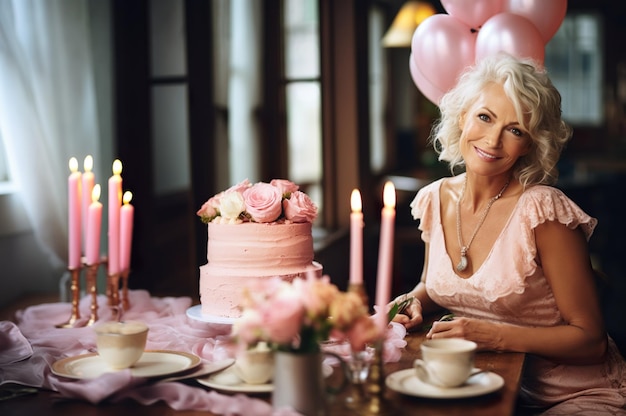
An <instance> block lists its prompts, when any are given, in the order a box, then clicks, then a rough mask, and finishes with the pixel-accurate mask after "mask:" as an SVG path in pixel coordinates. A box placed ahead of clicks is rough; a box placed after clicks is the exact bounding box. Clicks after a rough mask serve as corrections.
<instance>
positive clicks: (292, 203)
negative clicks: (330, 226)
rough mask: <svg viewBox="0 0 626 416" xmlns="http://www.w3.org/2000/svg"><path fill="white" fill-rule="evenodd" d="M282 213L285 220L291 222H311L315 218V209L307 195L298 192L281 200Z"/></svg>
mask: <svg viewBox="0 0 626 416" xmlns="http://www.w3.org/2000/svg"><path fill="white" fill-rule="evenodd" d="M283 211H284V213H285V218H287V219H288V220H290V221H293V222H313V220H315V217H317V207H316V206H315V204H313V201H311V198H309V196H308V195H307V194H305V193H304V192H300V191H295V192H293V193H292V194H291V197H290V198H289V199H284V200H283Z"/></svg>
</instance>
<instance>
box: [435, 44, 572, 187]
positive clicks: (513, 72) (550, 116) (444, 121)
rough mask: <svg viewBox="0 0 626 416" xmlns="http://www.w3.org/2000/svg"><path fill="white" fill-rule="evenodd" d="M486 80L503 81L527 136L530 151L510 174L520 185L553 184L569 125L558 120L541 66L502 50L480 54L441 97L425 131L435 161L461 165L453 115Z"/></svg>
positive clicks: (555, 96) (557, 97) (557, 104)
mask: <svg viewBox="0 0 626 416" xmlns="http://www.w3.org/2000/svg"><path fill="white" fill-rule="evenodd" d="M491 83H498V84H500V85H502V86H503V88H504V91H505V94H506V95H507V97H508V98H509V99H510V100H511V101H512V102H513V105H514V107H515V111H516V113H517V117H518V120H520V124H521V126H522V128H523V129H524V130H526V131H527V132H528V134H529V136H530V139H531V141H532V143H531V150H530V152H528V154H526V155H525V156H522V157H521V158H520V159H519V160H518V161H517V163H516V165H515V167H514V171H513V175H514V177H515V178H517V179H518V180H519V181H520V182H521V183H522V185H524V186H525V187H526V186H530V185H535V184H554V183H555V182H556V180H557V179H558V170H557V167H556V165H557V162H558V160H559V158H560V156H561V151H562V150H563V148H564V147H565V144H566V143H567V142H568V140H569V139H570V138H571V136H572V129H571V127H570V126H569V125H567V124H566V123H565V121H563V120H562V119H561V94H560V93H559V92H558V90H557V89H556V88H555V87H554V85H553V84H552V81H551V80H550V78H549V77H548V74H547V72H546V70H545V69H544V68H543V67H542V66H541V65H538V64H537V63H536V62H534V61H532V60H530V59H520V58H515V57H513V56H511V55H508V54H504V53H501V54H497V55H494V56H489V57H486V58H484V59H482V60H480V61H479V62H477V63H476V64H475V65H474V66H472V67H469V68H468V69H467V70H466V71H465V72H464V73H463V74H462V75H461V76H460V78H459V81H458V83H457V84H456V86H455V87H454V88H453V89H451V90H450V91H449V92H447V93H446V94H445V95H444V96H443V97H442V99H441V102H440V103H439V111H440V113H441V116H440V118H439V120H438V121H437V122H436V123H435V124H434V125H433V130H432V132H431V142H432V144H433V146H434V148H435V151H437V152H438V154H439V160H440V161H445V162H448V165H449V167H450V170H451V171H452V172H453V173H454V172H455V170H456V168H459V167H461V168H462V167H464V166H465V161H464V160H463V156H462V155H461V151H460V148H459V141H460V138H461V128H460V125H459V120H460V118H461V116H462V115H463V114H464V113H465V112H466V111H467V109H468V108H469V107H470V106H471V105H472V104H473V102H474V101H475V100H476V99H477V98H478V96H479V95H480V93H481V91H482V90H483V89H484V88H485V86H487V85H488V84H491Z"/></svg>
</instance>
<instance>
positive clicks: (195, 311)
mask: <svg viewBox="0 0 626 416" xmlns="http://www.w3.org/2000/svg"><path fill="white" fill-rule="evenodd" d="M187 316H188V317H190V318H191V319H194V320H196V321H200V322H208V323H211V324H228V325H230V324H232V323H233V322H235V319H236V318H228V317H225V316H215V315H206V314H203V313H202V305H195V306H192V307H191V308H189V309H187Z"/></svg>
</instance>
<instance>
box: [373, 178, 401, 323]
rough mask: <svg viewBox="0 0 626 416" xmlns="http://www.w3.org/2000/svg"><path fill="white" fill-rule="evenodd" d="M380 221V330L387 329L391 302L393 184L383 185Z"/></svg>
mask: <svg viewBox="0 0 626 416" xmlns="http://www.w3.org/2000/svg"><path fill="white" fill-rule="evenodd" d="M383 202H384V204H385V206H384V207H383V209H382V213H381V219H380V242H379V247H378V276H377V280H376V305H377V306H378V310H379V314H380V320H379V325H380V326H381V330H383V331H384V329H385V328H386V327H387V324H388V322H387V304H388V303H389V301H390V300H391V275H392V272H393V267H392V266H393V234H394V225H395V219H396V190H395V188H394V186H393V183H391V182H387V183H385V187H384V189H383Z"/></svg>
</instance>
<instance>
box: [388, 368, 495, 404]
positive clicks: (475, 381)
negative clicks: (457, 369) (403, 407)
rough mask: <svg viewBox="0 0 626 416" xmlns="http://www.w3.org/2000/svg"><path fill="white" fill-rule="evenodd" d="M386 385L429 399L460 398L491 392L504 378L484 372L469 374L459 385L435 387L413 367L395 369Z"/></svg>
mask: <svg viewBox="0 0 626 416" xmlns="http://www.w3.org/2000/svg"><path fill="white" fill-rule="evenodd" d="M385 383H386V384H387V387H389V388H390V389H392V390H395V391H397V392H398V393H402V394H406V395H409V396H416V397H423V398H429V399H461V398H466V397H474V396H481V395H483V394H488V393H492V392H494V391H497V390H499V389H500V388H501V387H502V386H504V379H503V378H502V377H500V376H499V375H498V374H495V373H492V372H485V373H480V374H476V375H475V376H470V378H469V379H468V380H467V382H466V383H465V384H463V385H461V386H459V387H449V388H444V387H437V386H433V385H431V384H428V383H424V382H423V381H421V380H420V379H419V378H418V377H417V375H416V374H415V370H414V369H413V368H408V369H406V370H400V371H396V372H395V373H392V374H390V375H389V376H387V378H386V380H385Z"/></svg>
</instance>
